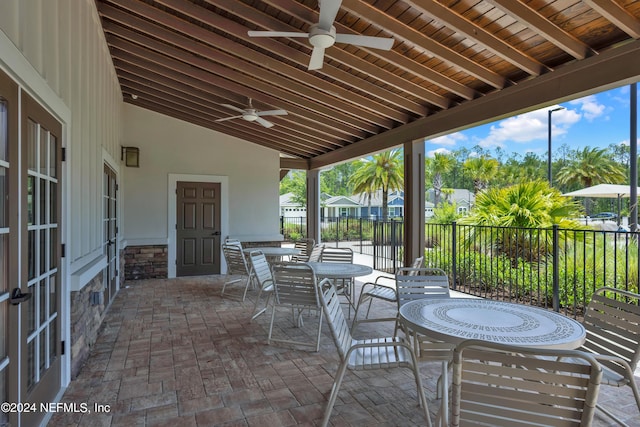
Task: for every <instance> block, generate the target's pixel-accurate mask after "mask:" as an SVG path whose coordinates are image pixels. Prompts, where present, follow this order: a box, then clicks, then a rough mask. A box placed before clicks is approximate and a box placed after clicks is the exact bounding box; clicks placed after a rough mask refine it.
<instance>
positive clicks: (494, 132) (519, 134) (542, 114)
mask: <svg viewBox="0 0 640 427" xmlns="http://www.w3.org/2000/svg"><path fill="white" fill-rule="evenodd" d="M555 108H558V106H557V105H554V106H551V107H548V108H544V109H541V110H536V111H531V112H529V113H525V114H520V115H518V116H514V117H510V118H508V119H505V120H502V121H500V122H498V123H497V124H496V125H493V126H491V128H490V130H489V135H487V136H486V137H485V138H483V139H480V140H479V141H478V145H479V146H480V147H483V148H494V147H505V146H506V145H507V144H509V143H511V142H515V143H518V144H526V143H528V142H531V141H536V140H545V139H547V136H548V132H549V124H548V120H549V113H548V111H549V110H552V109H555ZM579 120H580V114H578V113H577V112H576V111H575V110H572V109H566V108H565V109H562V110H557V111H554V112H553V113H552V120H551V126H552V136H553V137H554V138H556V137H559V136H561V135H564V134H566V133H567V131H568V129H569V128H570V127H571V126H572V125H573V124H575V123H577V122H578V121H579Z"/></svg>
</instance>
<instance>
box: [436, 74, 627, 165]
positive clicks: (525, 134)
mask: <svg viewBox="0 0 640 427" xmlns="http://www.w3.org/2000/svg"><path fill="white" fill-rule="evenodd" d="M629 91H630V86H623V87H620V88H617V89H612V90H609V91H606V92H601V93H598V94H595V95H590V96H587V97H584V98H579V99H575V100H573V101H569V102H563V103H561V104H556V105H551V106H549V107H545V108H543V109H540V110H536V111H531V112H529V113H525V114H520V115H518V116H514V117H510V118H508V119H504V120H499V121H497V122H493V123H489V124H486V125H483V126H478V127H475V128H472V129H468V130H464V131H461V132H455V133H453V134H449V135H445V136H442V137H439V138H434V139H431V140H427V141H426V142H425V150H426V152H427V156H428V157H432V156H433V154H434V153H435V152H451V151H454V150H458V149H460V148H462V147H466V148H468V149H469V150H473V148H474V147H475V146H480V147H483V148H485V149H487V150H489V151H491V152H493V150H495V148H497V147H500V148H502V149H503V150H504V152H505V154H506V155H510V154H511V153H512V152H516V153H519V154H522V155H524V154H525V153H527V152H533V153H535V154H537V155H538V156H546V153H547V144H548V142H547V139H548V138H547V137H548V119H547V118H548V110H550V109H554V108H558V107H564V109H562V110H559V111H554V112H553V113H552V120H551V123H552V138H551V140H552V147H553V148H552V152H553V153H554V154H555V153H556V150H557V149H558V148H559V147H560V146H561V145H562V144H567V145H569V146H570V147H571V148H583V147H585V146H590V147H601V148H605V147H608V146H609V145H610V144H626V145H629V114H630V113H629Z"/></svg>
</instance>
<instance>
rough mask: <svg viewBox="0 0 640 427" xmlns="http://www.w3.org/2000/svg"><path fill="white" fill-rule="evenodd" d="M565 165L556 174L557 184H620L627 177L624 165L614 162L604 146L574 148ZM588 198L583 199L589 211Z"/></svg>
mask: <svg viewBox="0 0 640 427" xmlns="http://www.w3.org/2000/svg"><path fill="white" fill-rule="evenodd" d="M573 154H574V156H573V157H572V158H571V159H570V160H569V162H568V163H567V165H566V166H564V167H562V168H561V169H560V170H559V171H558V173H557V174H556V180H557V181H558V184H561V185H562V184H564V185H569V184H579V185H581V186H583V187H591V186H592V185H596V184H621V183H623V182H624V181H625V179H626V178H627V176H626V173H625V169H624V166H622V165H621V164H620V163H618V162H616V161H615V160H614V158H613V156H612V155H611V154H609V153H608V152H607V150H606V149H604V148H591V147H584V148H583V149H582V150H576V151H575V152H574V153H573ZM590 203H591V200H590V199H586V200H585V207H586V208H587V213H590V211H591V208H590Z"/></svg>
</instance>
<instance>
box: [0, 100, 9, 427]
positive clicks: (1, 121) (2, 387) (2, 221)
mask: <svg viewBox="0 0 640 427" xmlns="http://www.w3.org/2000/svg"><path fill="white" fill-rule="evenodd" d="M7 120H8V114H7V102H6V100H5V99H4V98H3V97H2V94H1V93H0V402H7V401H9V394H8V391H9V390H8V388H9V387H8V381H9V377H8V370H9V369H8V368H9V346H8V338H9V336H8V325H9V277H8V276H9V273H8V272H9V231H10V228H9V221H8V220H9V216H8V208H9V206H8V203H9V198H8V195H9V180H8V175H9V159H8V126H7ZM8 423H9V415H8V414H6V413H4V412H2V411H0V426H4V425H7V424H8Z"/></svg>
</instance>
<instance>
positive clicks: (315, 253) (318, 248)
mask: <svg viewBox="0 0 640 427" xmlns="http://www.w3.org/2000/svg"><path fill="white" fill-rule="evenodd" d="M323 250H324V245H322V244H316V245H313V247H312V248H311V252H309V258H308V259H307V261H309V262H319V261H320V258H322V251H323Z"/></svg>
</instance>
